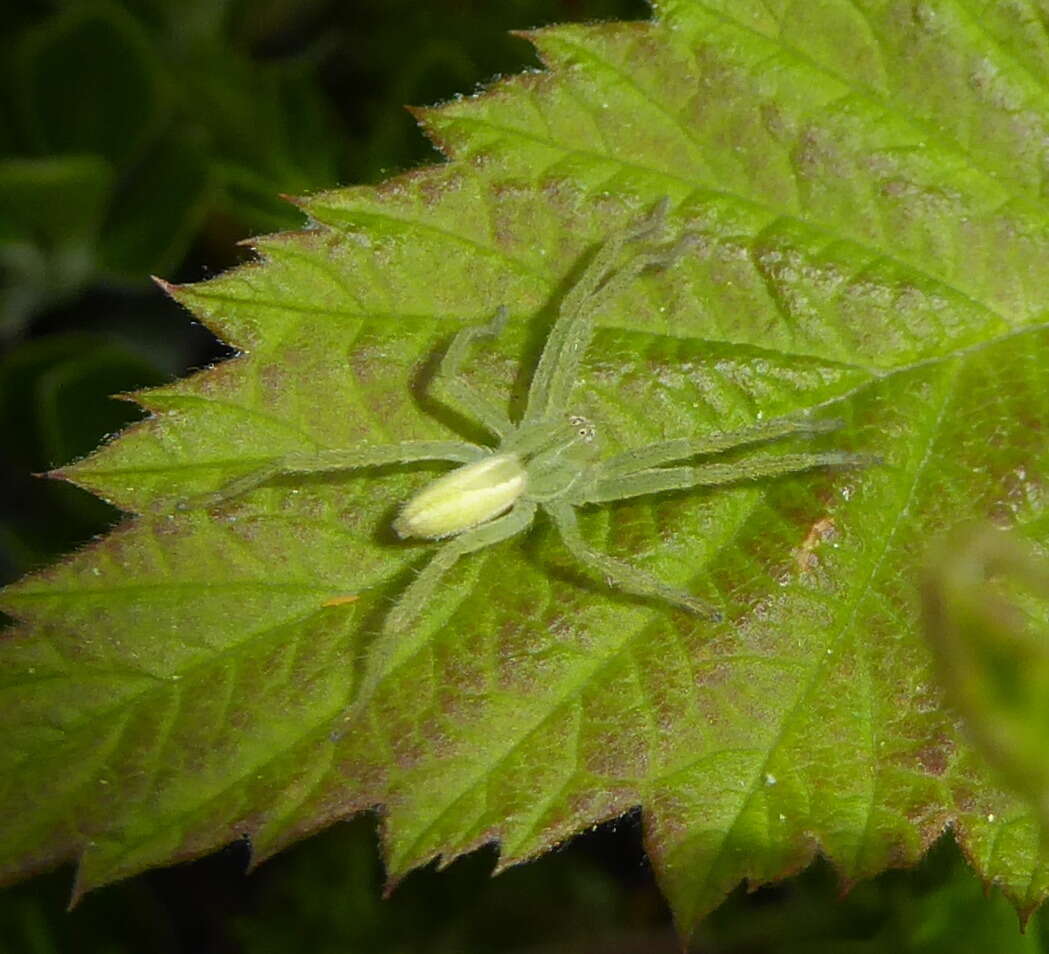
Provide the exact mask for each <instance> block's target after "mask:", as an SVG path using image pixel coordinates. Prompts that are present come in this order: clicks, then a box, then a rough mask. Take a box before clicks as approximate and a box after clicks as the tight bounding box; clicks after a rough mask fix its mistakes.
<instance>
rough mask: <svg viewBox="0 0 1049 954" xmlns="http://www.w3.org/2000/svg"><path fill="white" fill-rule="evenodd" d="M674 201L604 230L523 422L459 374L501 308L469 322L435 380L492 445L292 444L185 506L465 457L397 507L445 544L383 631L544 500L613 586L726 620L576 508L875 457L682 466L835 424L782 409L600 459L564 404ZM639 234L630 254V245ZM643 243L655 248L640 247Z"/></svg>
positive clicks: (670, 247) (575, 551) (664, 253)
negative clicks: (292, 482)
mask: <svg viewBox="0 0 1049 954" xmlns="http://www.w3.org/2000/svg"><path fill="white" fill-rule="evenodd" d="M668 204H669V202H668V200H667V199H663V200H662V201H660V202H659V204H658V205H656V207H655V208H654V210H653V211H652V212H651V213H650V214H649V215H648V216H646V217H645V218H644V219H643V220H642V221H641V222H640V223H638V224H637V225H635V226H634V227H633V228H631V229H628V230H626V231H623V232H622V233H619V234H617V235H613V236H612V237H611V238H609V239H608V240H607V241H606V242H605V243H604V245H602V246H601V247H600V248H599V249H598V251H597V253H596V254H595V255H594V258H593V260H592V261H591V262H590V264H589V265H588V266H587V267H586V269H585V270H584V271H583V273H582V275H581V276H580V278H579V280H578V281H577V282H576V284H575V285H574V286H573V287H572V288H571V289H570V290H569V291H568V293H567V294H566V295H565V296H564V298H563V300H562V301H561V304H560V308H559V311H558V315H557V318H556V320H555V322H554V324H553V327H552V328H551V329H550V333H549V335H548V337H547V339H546V344H545V345H544V347H543V351H542V354H541V355H540V358H539V362H538V365H537V366H536V369H535V373H534V375H533V377H532V381H531V385H530V388H529V391H528V396H527V403H526V406H525V409H524V413H523V415H522V416H521V420H520V421H518V422H516V423H514V422H513V421H511V420H510V419H509V417H508V416H507V414H506V413H505V412H504V411H503V410H502V409H501V408H499V407H497V406H495V405H494V404H492V403H491V402H490V401H488V400H486V399H485V398H484V397H482V396H481V395H480V394H478V393H476V392H475V391H474V390H473V389H472V388H471V387H470V386H469V385H468V384H467V383H466V382H465V381H464V380H463V379H462V378H461V377H460V373H459V372H460V368H461V366H462V364H463V362H464V360H465V358H466V355H467V352H468V350H469V348H470V346H471V345H472V344H473V343H474V342H475V341H476V340H477V339H479V338H484V337H492V336H495V335H497V334H499V332H500V331H501V329H502V328H503V325H504V324H505V322H506V317H507V308H506V306H505V305H504V306H502V307H500V308H499V309H498V310H497V311H496V313H495V316H494V318H492V319H491V321H490V322H489V323H487V324H483V325H475V326H472V327H469V328H464V329H463V330H461V331H459V332H458V333H457V334H456V335H455V337H454V338H453V340H452V342H451V345H450V346H449V348H448V350H447V352H446V353H445V355H444V357H443V358H442V360H441V362H440V364H439V366H438V370H437V378H438V379H439V380H440V381H441V383H442V384H443V386H444V393H445V395H446V397H445V398H444V399H443V401H442V403H444V404H446V405H447V406H449V407H450V408H452V409H453V410H455V411H457V412H459V413H462V414H465V415H466V416H467V417H469V418H471V419H473V420H475V421H477V422H478V423H479V424H480V425H481V426H482V427H484V428H485V429H486V430H487V431H489V432H491V434H492V435H493V436H494V437H495V438H496V440H495V441H493V446H491V447H482V446H479V445H477V444H471V443H467V442H465V441H404V442H402V443H399V444H389V445H368V444H364V445H361V446H360V447H355V448H352V449H346V450H322V451H319V452H315V453H309V454H289V455H287V456H284V457H280V458H277V459H275V460H273V461H272V462H271V463H269V464H267V465H266V466H264V467H262V468H260V469H258V470H255V471H252V472H251V473H249V474H246V475H245V476H243V477H240V478H238V479H236V480H233V481H232V482H230V483H229V484H227V485H226V486H225V487H223V488H221V489H220V490H218V491H217V492H215V493H212V494H207V495H204V496H201V497H198V498H195V499H194V500H192V501H190V502H188V503H187V504H183V507H185V506H187V505H192V506H204V507H209V506H214V505H216V504H219V503H221V502H223V501H225V500H228V499H230V498H232V497H236V496H237V495H239V494H242V493H244V492H246V491H248V490H251V489H252V488H254V487H257V486H259V485H260V484H262V483H264V482H266V481H267V480H270V479H271V478H273V477H276V476H278V475H292V474H316V473H323V472H331V471H342V470H356V469H360V468H366V467H377V466H381V465H388V464H406V463H409V462H413V461H423V460H443V461H451V462H452V463H456V464H460V465H461V466H460V467H457V468H456V469H454V470H452V471H450V472H449V473H447V474H444V475H443V476H441V477H438V478H437V479H436V480H434V481H433V482H432V483H430V484H429V485H428V486H426V487H424V488H423V489H422V490H420V491H419V492H418V493H417V494H416V495H415V496H413V497H412V498H411V499H410V500H408V502H407V503H406V504H405V505H404V507H403V508H402V509H401V511H400V513H399V515H398V516H397V518H396V520H395V521H394V529H395V530H396V531H397V533H398V534H399V535H400V536H401V537H416V538H422V539H426V540H440V541H444V542H443V543H442V544H441V546H440V547H439V548H438V549H437V550H436V552H435V553H434V555H433V557H432V558H431V559H430V561H429V563H428V564H427V565H426V566H425V568H424V569H423V570H422V571H421V572H420V573H419V574H418V575H417V576H416V577H415V579H414V580H413V581H412V582H411V583H410V584H409V585H408V586H407V587H406V589H405V590H404V592H403V593H402V594H401V595H400V598H399V599H398V600H397V602H396V603H395V604H394V606H393V607H392V609H391V610H390V611H389V613H388V614H387V616H386V618H385V621H384V624H383V628H382V631H383V634H384V635H387V636H389V635H392V634H395V633H401V632H403V631H405V630H407V629H409V627H410V625H411V624H412V622H413V621H414V620H415V619H416V618H417V617H418V616H419V614H420V613H421V611H422V610H423V608H424V607H425V606H426V605H427V603H428V602H429V600H430V598H431V596H432V595H433V593H434V591H435V589H436V587H437V585H438V583H439V581H440V580H441V578H442V576H443V575H444V574H445V573H447V572H448V571H449V570H450V569H451V568H452V566H453V565H454V564H455V563H456V561H457V560H459V558H460V557H463V556H465V555H466V554H468V553H473V552H475V551H477V550H482V549H484V548H485V547H490V546H493V545H494V544H497V543H500V542H502V541H503V540H508V539H509V538H511V537H514V536H517V535H518V534H519V533H523V532H524V531H525V530H527V529H528V528H529V527H530V526H531V524H532V521H533V520H534V519H535V516H536V513H537V512H538V511H540V510H542V511H543V512H544V513H545V514H546V515H547V516H548V517H549V518H550V520H551V521H552V523H553V525H554V526H555V527H556V528H557V530H558V532H559V534H560V536H561V539H562V540H563V542H564V545H565V547H566V548H567V549H568V551H569V552H570V553H571V554H572V555H573V556H574V557H575V558H576V559H577V560H578V561H579V562H580V563H582V564H583V565H584V566H586V567H588V568H589V569H591V570H592V571H594V572H595V573H596V574H597V575H598V576H599V577H601V578H603V579H605V580H606V581H607V582H608V583H609V585H611V586H615V587H618V588H620V589H622V590H625V591H627V592H628V593H632V594H634V595H636V596H640V597H644V598H654V599H658V600H662V601H664V602H667V603H670V604H673V605H674V606H678V607H682V608H683V609H685V610H688V611H690V612H692V613H696V614H698V615H700V616H704V617H707V618H708V619H714V620H716V619H719V618H720V614H719V613H718V612H717V611H716V610H715V609H714V608H713V607H711V606H710V605H708V604H707V603H704V602H703V601H701V600H699V599H697V598H696V597H695V596H693V595H692V594H690V593H688V592H686V591H685V590H682V589H679V588H677V587H675V586H671V585H670V584H668V583H665V582H663V581H662V580H660V579H657V578H656V577H654V576H652V575H650V574H648V573H646V572H644V571H642V570H640V569H638V568H636V567H634V566H631V565H630V564H629V563H625V562H623V561H622V560H619V559H616V558H614V557H611V556H609V555H607V554H605V553H602V552H600V551H598V550H595V549H594V548H592V547H591V546H590V545H589V544H588V543H587V542H586V541H585V540H584V539H583V536H582V534H581V533H580V530H579V526H578V523H577V520H576V508H578V507H581V506H583V505H584V504H601V503H607V502H609V501H613V500H622V499H625V498H628V497H638V496H642V495H645V494H656V493H660V492H662V491H668V490H681V489H683V488H690V487H698V486H710V485H718V484H726V483H730V482H738V481H741V480H755V479H758V478H762V477H774V476H777V475H781V474H789V473H794V472H797V471H802V470H808V469H810V468H814V467H852V466H865V465H867V464H869V463H871V462H872V461H873V460H874V458H872V457H870V456H868V455H861V454H849V453H840V452H829V453H787V454H780V455H774V456H773V455H764V456H761V455H756V456H753V457H744V458H743V459H742V460H738V461H735V462H732V463H723V462H721V463H719V462H716V461H713V462H710V461H708V462H702V463H681V462H682V461H687V460H689V459H690V458H695V457H698V456H700V455H708V454H717V453H719V452H722V451H727V450H731V449H734V448H737V447H741V446H744V445H748V444H757V443H762V442H768V441H772V440H776V439H779V438H783V437H789V436H791V435H798V434H819V433H823V432H826V431H829V430H833V429H834V428H836V427H838V426H839V425H840V422H838V421H831V420H813V419H808V418H804V417H781V418H776V419H772V420H768V421H765V422H763V423H760V424H757V425H754V426H752V427H748V428H744V429H742V430H736V431H728V432H722V433H714V434H707V435H704V436H700V437H679V438H675V439H672V440H665V441H658V442H656V443H651V444H646V445H643V446H641V447H635V448H633V449H631V450H627V451H624V452H622V453H619V454H615V455H613V456H611V457H606V458H604V459H600V458H599V457H598V455H597V452H596V445H595V443H594V427H593V425H592V424H591V423H590V422H589V421H587V420H585V419H584V418H582V417H580V416H578V415H575V414H567V413H565V410H564V409H565V408H566V407H568V406H569V400H570V397H571V391H572V387H573V384H574V383H575V382H576V381H577V380H578V377H579V369H580V363H581V361H582V359H583V356H584V354H585V352H586V350H587V347H588V346H589V344H590V341H591V338H592V337H593V334H594V321H593V319H594V315H595V313H597V312H598V311H599V310H600V308H601V307H602V306H604V305H605V304H606V303H608V302H610V301H613V300H614V299H615V297H616V295H618V294H620V293H621V292H622V291H623V289H624V288H625V287H627V286H628V284H629V283H630V282H632V281H634V280H635V279H636V278H637V276H638V275H639V274H640V273H641V272H643V271H644V270H646V269H649V268H663V267H666V266H668V265H670V264H671V263H673V262H674V261H675V260H676V259H678V258H680V257H681V255H682V254H684V252H685V251H686V250H687V249H688V248H689V246H690V244H691V243H692V241H693V237H692V236H690V235H689V234H685V235H683V236H682V237H680V238H679V239H678V240H677V241H675V242H673V243H670V244H667V245H663V246H660V245H659V244H658V239H659V237H660V234H661V233H662V232H663V229H664V222H665V218H666V211H667V207H668ZM636 243H642V245H643V247H642V249H640V250H639V251H637V252H636V253H631V254H628V255H627V256H626V260H625V261H621V259H623V258H624V254H625V249H626V248H627V246H629V245H631V244H636ZM645 243H647V244H645Z"/></svg>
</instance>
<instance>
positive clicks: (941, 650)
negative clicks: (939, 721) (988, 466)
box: [925, 528, 1049, 837]
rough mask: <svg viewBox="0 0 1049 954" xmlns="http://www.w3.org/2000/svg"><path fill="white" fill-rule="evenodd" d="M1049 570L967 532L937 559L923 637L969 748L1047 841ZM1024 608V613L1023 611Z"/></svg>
mask: <svg viewBox="0 0 1049 954" xmlns="http://www.w3.org/2000/svg"><path fill="white" fill-rule="evenodd" d="M1047 599H1049V565H1047V564H1046V561H1045V559H1044V557H1042V556H1039V555H1038V554H1037V553H1035V552H1032V551H1031V550H1030V549H1029V548H1028V547H1025V546H1024V545H1023V544H1022V543H1021V542H1020V541H1018V540H1015V539H1014V538H1013V537H1011V536H1009V535H1007V534H1003V533H1001V532H999V531H997V530H994V529H990V528H979V529H972V528H970V529H968V530H967V531H965V532H959V533H958V534H956V535H955V537H953V538H951V539H950V540H949V541H948V542H947V544H946V545H945V546H944V547H943V548H942V551H941V552H940V553H938V554H937V556H936V559H935V560H934V561H933V563H932V566H931V567H930V570H929V574H928V579H927V580H926V584H925V617H926V628H927V633H928V636H929V640H930V643H931V644H932V648H933V651H934V653H935V655H936V657H937V662H938V664H939V668H940V672H941V674H942V676H943V681H944V685H945V688H946V690H947V693H948V696H949V699H950V701H951V702H952V703H953V704H954V705H955V706H956V707H957V708H958V711H959V712H961V713H962V715H963V716H964V717H965V721H966V724H967V728H968V729H969V732H970V734H971V736H972V739H973V741H974V743H975V744H976V745H977V746H978V747H979V748H980V750H981V751H982V752H983V753H984V754H985V755H986V756H987V759H988V761H989V762H990V763H991V764H992V765H994V766H995V767H996V768H997V769H999V770H1000V771H1001V773H1002V776H1003V778H1004V780H1005V781H1006V782H1007V783H1008V784H1010V785H1012V786H1014V787H1015V789H1016V790H1017V791H1018V792H1019V793H1020V794H1022V795H1024V796H1026V797H1027V798H1028V799H1029V801H1030V803H1031V805H1032V806H1033V807H1034V810H1035V812H1036V813H1037V815H1038V818H1039V820H1040V821H1041V824H1042V833H1043V837H1045V836H1049V758H1047V757H1046V752H1047V751H1049V744H1047V743H1049V630H1047V628H1046V625H1045V622H1044V615H1045V614H1044V607H1045V603H1046V601H1047ZM1024 604H1029V605H1024Z"/></svg>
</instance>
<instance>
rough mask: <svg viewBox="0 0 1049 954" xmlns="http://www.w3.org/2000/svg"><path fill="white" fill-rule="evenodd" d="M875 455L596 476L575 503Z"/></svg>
mask: <svg viewBox="0 0 1049 954" xmlns="http://www.w3.org/2000/svg"><path fill="white" fill-rule="evenodd" d="M877 462H878V458H876V457H874V456H872V455H869V454H847V453H843V452H838V451H830V452H828V453H823V454H782V455H780V456H778V457H755V458H751V459H748V458H743V460H739V461H734V462H733V463H731V464H700V465H698V466H696V467H663V468H656V469H654V470H641V471H638V472H636V473H633V474H619V475H618V476H615V477H607V478H605V479H603V480H597V481H595V482H594V483H592V484H590V486H589V487H588V488H587V490H586V493H585V496H583V495H582V494H581V495H580V499H579V501H578V503H607V502H608V501H612V500H624V499H626V498H627V497H641V496H644V495H645V494H656V493H661V492H663V491H667V490H686V489H688V488H690V487H700V486H715V485H724V484H734V483H739V482H740V481H743V480H757V479H759V478H762V477H779V476H782V475H784V474H794V473H797V472H798V471H802V470H812V469H813V468H815V467H867V466H869V465H870V464H873V463H877Z"/></svg>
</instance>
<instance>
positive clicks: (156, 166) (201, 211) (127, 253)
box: [101, 130, 215, 280]
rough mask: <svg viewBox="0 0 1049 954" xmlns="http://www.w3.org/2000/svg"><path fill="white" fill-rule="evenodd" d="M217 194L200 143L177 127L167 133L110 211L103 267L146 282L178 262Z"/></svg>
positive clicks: (148, 155)
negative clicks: (148, 277)
mask: <svg viewBox="0 0 1049 954" xmlns="http://www.w3.org/2000/svg"><path fill="white" fill-rule="evenodd" d="M214 194H215V188H214V183H213V177H212V172H211V169H210V168H209V164H208V156H207V155H206V154H205V152H204V150H203V148H202V147H201V145H200V144H199V143H196V142H192V141H187V139H186V138H184V137H180V136H179V134H178V131H177V130H176V131H175V132H174V133H173V134H169V135H166V136H165V137H164V138H162V139H161V140H160V141H159V142H158V143H156V145H154V146H153V148H152V149H150V151H149V153H148V154H147V156H146V158H145V160H144V161H143V162H142V163H140V164H139V165H138V166H136V168H135V170H134V171H133V172H132V173H131V175H130V176H129V177H128V178H127V179H126V180H125V181H124V183H123V188H122V189H121V191H120V193H119V195H118V196H117V197H116V201H115V202H114V203H113V206H112V208H111V209H110V214H109V220H108V222H107V224H106V231H105V236H104V240H103V243H102V250H101V254H102V264H103V267H104V269H105V270H106V271H108V272H110V273H112V274H115V275H118V276H120V277H122V278H125V279H130V280H142V279H143V278H144V277H145V276H147V275H150V274H155V273H158V272H162V271H164V270H166V269H171V268H174V267H175V266H177V265H178V263H179V262H180V261H181V259H182V256H183V255H184V254H185V251H186V248H187V246H188V245H189V243H190V242H191V241H192V239H193V236H194V234H195V232H196V230H197V229H198V227H199V226H200V223H201V220H202V219H203V217H204V215H205V213H206V212H207V209H208V207H209V204H210V202H211V201H212V200H213V199H214ZM145 209H149V214H148V215H146V214H143V213H144V210H145Z"/></svg>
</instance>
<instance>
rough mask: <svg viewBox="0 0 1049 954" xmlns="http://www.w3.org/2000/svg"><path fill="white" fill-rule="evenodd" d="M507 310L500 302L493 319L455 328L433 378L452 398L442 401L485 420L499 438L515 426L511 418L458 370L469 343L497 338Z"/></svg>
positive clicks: (488, 427)
mask: <svg viewBox="0 0 1049 954" xmlns="http://www.w3.org/2000/svg"><path fill="white" fill-rule="evenodd" d="M508 314H509V309H508V308H507V307H506V305H500V306H499V308H498V309H496V312H495V315H493V316H492V320H491V321H489V322H487V323H486V324H483V325H471V326H470V327H468V328H463V329H462V330H460V331H458V332H456V335H455V337H454V338H453V339H452V343H451V344H450V345H449V346H448V350H447V351H446V352H445V353H444V357H443V358H441V363H440V364H439V365H438V367H437V375H436V376H435V378H434V384H437V385H438V386H439V387H440V389H441V390H442V391H443V392H444V393H445V394H447V396H448V397H449V398H450V399H451V401H448V400H441V403H442V404H445V405H447V406H449V407H451V409H452V410H453V411H458V412H460V413H463V412H465V413H466V416H467V417H470V418H472V419H473V420H475V421H476V422H477V423H479V424H483V425H484V426H485V428H487V429H488V430H489V431H491V432H492V433H493V434H495V435H496V436H497V437H498V438H500V439H502V438H504V437H506V435H507V434H509V433H510V432H511V431H512V430H513V429H514V426H513V424H511V423H510V418H509V417H507V415H506V413H505V412H504V411H502V410H501V409H500V408H498V407H496V406H495V405H494V404H492V402H491V401H489V400H488V399H487V398H485V397H484V396H483V395H481V394H478V393H477V392H476V391H475V390H474V389H473V388H471V387H470V385H468V384H467V383H466V382H465V381H463V380H462V378H461V377H460V376H459V371H460V368H461V367H462V364H463V361H464V360H465V359H466V353H467V351H468V350H469V348H470V345H472V344H473V343H474V341H475V340H476V339H478V338H494V337H496V336H497V335H499V334H500V333H501V332H502V330H503V328H504V327H505V326H506V318H507V315H508Z"/></svg>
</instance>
